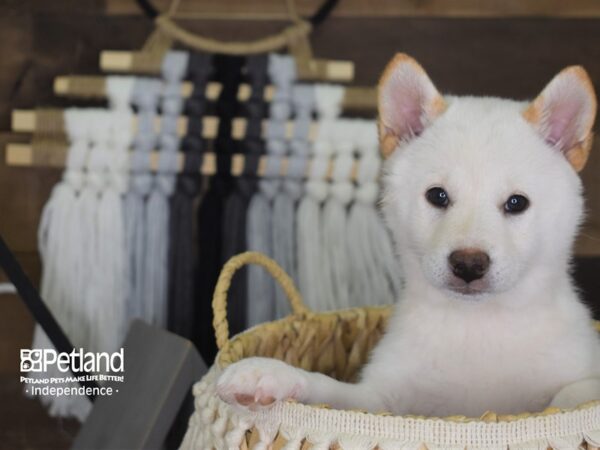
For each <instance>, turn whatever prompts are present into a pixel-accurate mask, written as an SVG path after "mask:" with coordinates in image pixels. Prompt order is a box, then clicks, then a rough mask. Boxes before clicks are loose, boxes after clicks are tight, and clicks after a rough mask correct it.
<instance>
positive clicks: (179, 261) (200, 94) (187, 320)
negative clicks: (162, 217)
mask: <svg viewBox="0 0 600 450" xmlns="http://www.w3.org/2000/svg"><path fill="white" fill-rule="evenodd" d="M212 70H213V68H212V56H211V55H207V54H204V53H196V52H192V53H190V56H189V61H188V77H189V79H190V80H191V82H192V84H193V90H192V93H191V95H190V97H189V98H188V99H187V101H186V104H185V110H186V113H187V117H188V121H189V122H188V129H187V134H186V136H185V138H184V140H183V142H182V151H183V152H184V154H185V163H184V165H183V169H182V173H181V174H180V175H179V176H178V177H177V188H176V190H175V193H174V195H173V197H172V199H171V219H170V268H169V295H168V308H169V309H168V320H167V323H168V327H167V328H168V329H169V330H170V331H173V332H174V333H177V334H179V335H180V336H184V337H186V338H188V339H192V337H193V328H194V315H195V305H194V303H195V278H196V277H195V267H196V256H195V252H194V246H195V237H194V222H195V220H194V207H195V203H196V197H198V196H199V195H200V190H201V187H202V180H201V178H200V174H199V171H198V168H199V167H200V166H201V165H202V159H203V153H204V151H205V145H206V144H205V142H204V140H203V137H202V131H203V130H202V119H203V117H204V115H205V113H206V110H207V106H208V105H207V100H206V96H205V91H206V85H207V83H208V81H209V79H210V77H211V76H212Z"/></svg>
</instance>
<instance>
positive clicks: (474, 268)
mask: <svg viewBox="0 0 600 450" xmlns="http://www.w3.org/2000/svg"><path fill="white" fill-rule="evenodd" d="M448 262H449V263H450V267H451V268H452V273H453V274H454V276H455V277H457V278H460V279H461V280H464V281H465V282H466V283H470V282H471V281H475V280H479V279H480V278H483V276H484V275H485V274H486V272H487V271H488V269H489V267H490V257H489V255H488V254H487V253H485V252H483V251H481V250H479V249H472V248H466V249H461V250H455V251H453V252H452V253H450V256H448Z"/></svg>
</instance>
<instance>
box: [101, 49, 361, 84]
mask: <svg viewBox="0 0 600 450" xmlns="http://www.w3.org/2000/svg"><path fill="white" fill-rule="evenodd" d="M138 58H139V59H143V60H144V63H143V64H137V63H136V61H137V60H138ZM161 63H162V60H161V58H156V60H153V61H150V62H149V60H148V58H147V54H146V53H143V52H131V51H120V50H103V51H102V52H100V68H101V69H102V70H103V71H105V72H118V73H127V72H137V73H143V74H148V75H149V74H153V75H158V74H160V70H161ZM311 63H314V64H319V65H322V66H323V67H324V70H322V71H321V72H322V73H323V75H324V79H323V81H334V82H348V81H352V80H353V79H354V63H353V62H352V61H338V60H324V59H314V60H312V61H311Z"/></svg>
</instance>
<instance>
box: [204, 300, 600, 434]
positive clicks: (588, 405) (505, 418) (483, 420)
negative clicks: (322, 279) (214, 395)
mask: <svg viewBox="0 0 600 450" xmlns="http://www.w3.org/2000/svg"><path fill="white" fill-rule="evenodd" d="M393 306H394V305H374V306H362V307H353V308H345V309H340V310H335V311H307V312H303V313H298V314H289V315H287V316H285V317H282V318H281V319H277V320H273V321H270V322H265V323H261V324H257V325H254V326H253V327H250V328H248V329H246V330H244V331H242V332H241V333H238V334H236V335H234V336H231V337H230V338H229V340H228V341H227V342H226V344H225V345H224V346H223V348H221V349H220V350H219V352H218V353H217V355H216V356H215V360H214V368H216V369H217V371H218V372H221V371H222V370H223V369H224V368H225V367H227V366H228V365H229V364H228V363H226V362H223V361H222V357H223V356H224V355H225V354H227V353H228V352H229V350H230V349H231V348H232V347H233V346H234V345H235V344H236V342H238V341H240V340H241V339H243V338H244V337H245V336H247V335H251V334H253V333H254V332H256V331H257V330H260V329H261V328H263V327H265V326H277V324H282V323H286V322H291V321H296V320H306V319H309V318H315V317H331V316H337V315H339V314H340V313H341V312H343V313H351V312H352V311H354V310H365V309H367V310H373V311H384V310H388V309H393ZM593 324H594V327H595V329H596V330H597V331H598V332H599V333H600V321H598V320H594V321H593ZM219 401H221V402H222V400H220V399H219ZM223 403H224V402H223ZM281 405H286V407H290V408H292V409H293V411H292V410H290V411H286V410H281V411H279V409H281V407H282V406H281ZM298 406H299V407H301V410H302V411H303V412H304V411H305V410H307V409H308V410H312V411H313V412H314V411H334V412H343V413H353V414H362V415H366V416H371V417H378V418H382V417H388V418H399V419H405V420H414V421H420V422H422V421H425V422H438V423H439V422H440V421H441V422H448V423H454V424H467V423H479V424H501V423H504V424H507V423H515V422H519V421H523V420H528V419H538V418H547V417H552V416H559V415H564V414H569V413H575V412H578V411H585V410H589V409H593V408H597V409H598V427H597V429H599V430H600V399H596V400H590V401H586V402H584V403H581V404H579V405H577V406H576V407H574V408H557V407H547V408H545V409H544V410H542V411H537V412H525V411H524V412H521V413H518V414H497V413H495V412H493V411H486V412H485V413H483V414H482V415H481V416H480V417H468V416H463V415H451V416H446V417H437V416H419V415H411V414H404V415H395V414H392V413H390V412H387V411H382V412H377V413H371V412H369V411H364V410H358V409H352V410H342V409H335V408H332V407H330V406H329V405H327V404H303V403H298V402H297V401H295V400H286V401H283V402H278V404H277V405H275V406H273V408H270V409H269V410H268V411H273V410H275V409H277V411H278V414H281V415H282V417H288V416H289V414H290V413H294V414H295V413H296V412H297V411H296V410H295V408H296V407H298ZM269 414H270V413H269Z"/></svg>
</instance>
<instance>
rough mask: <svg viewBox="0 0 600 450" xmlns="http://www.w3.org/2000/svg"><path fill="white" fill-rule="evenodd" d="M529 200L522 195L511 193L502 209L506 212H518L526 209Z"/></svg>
mask: <svg viewBox="0 0 600 450" xmlns="http://www.w3.org/2000/svg"><path fill="white" fill-rule="evenodd" d="M528 206H529V200H528V199H527V197H524V196H522V195H518V194H515V195H511V196H510V197H508V200H506V203H505V204H504V211H506V212H507V213H508V214H519V213H521V212H523V211H525V210H526V209H527V207H528Z"/></svg>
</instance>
